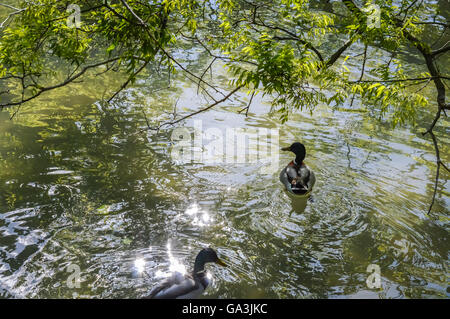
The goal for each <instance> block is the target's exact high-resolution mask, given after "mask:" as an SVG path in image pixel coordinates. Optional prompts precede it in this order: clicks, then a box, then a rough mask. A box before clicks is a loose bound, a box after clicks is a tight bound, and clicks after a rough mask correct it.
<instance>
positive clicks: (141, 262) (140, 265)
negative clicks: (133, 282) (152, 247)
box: [134, 258, 145, 273]
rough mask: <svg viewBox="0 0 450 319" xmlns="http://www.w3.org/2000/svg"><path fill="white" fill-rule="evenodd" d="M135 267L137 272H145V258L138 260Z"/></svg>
mask: <svg viewBox="0 0 450 319" xmlns="http://www.w3.org/2000/svg"><path fill="white" fill-rule="evenodd" d="M134 267H135V268H136V270H137V272H139V273H141V272H143V271H144V270H145V260H144V258H137V259H136V260H135V261H134Z"/></svg>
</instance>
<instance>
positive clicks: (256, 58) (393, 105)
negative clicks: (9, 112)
mask: <svg viewBox="0 0 450 319" xmlns="http://www.w3.org/2000/svg"><path fill="white" fill-rule="evenodd" d="M11 2H13V3H12V4H11ZM0 7H2V8H3V9H4V10H6V11H5V12H6V13H5V15H4V16H5V19H4V20H3V21H1V24H0V36H1V40H0V108H1V109H3V108H5V107H15V112H17V111H18V110H19V108H20V106H21V105H23V104H24V103H27V102H29V101H31V100H33V99H34V98H37V97H39V96H40V95H42V94H44V93H45V92H47V91H50V90H54V89H58V88H60V87H62V86H65V85H68V84H70V83H72V82H74V81H79V80H82V78H83V77H84V76H89V74H92V73H93V72H95V73H99V72H115V71H119V70H120V71H122V72H126V74H127V77H126V78H125V79H124V81H123V84H122V85H121V86H120V87H119V88H117V90H116V91H115V92H114V93H113V94H111V96H110V97H109V100H112V99H114V98H115V97H116V96H117V95H118V94H119V93H120V91H122V90H123V89H124V88H126V87H127V86H128V85H129V84H130V83H133V81H134V80H135V79H136V77H137V76H138V75H139V73H140V72H142V71H143V70H144V69H145V68H146V67H147V66H148V65H150V64H154V65H157V66H158V68H160V69H164V70H165V72H167V74H168V75H169V76H170V74H171V73H173V72H184V73H185V74H186V76H187V77H188V78H189V79H191V80H192V81H194V82H195V83H197V85H198V88H199V90H200V91H202V92H203V93H204V94H205V95H206V96H208V98H209V99H210V101H211V103H210V104H209V105H207V106H204V107H202V108H200V109H199V110H198V111H196V112H194V113H191V114H187V115H184V116H181V117H179V118H177V119H175V120H168V121H167V122H163V123H159V125H158V126H157V128H160V127H162V126H164V125H173V124H175V123H178V122H180V121H182V120H183V119H185V118H187V117H190V116H193V115H195V114H197V113H199V112H202V111H206V110H208V109H210V108H212V107H214V106H215V105H217V104H219V103H222V102H224V101H226V100H227V99H228V98H229V97H230V96H232V95H233V94H234V93H235V92H237V91H238V90H240V89H245V90H248V92H249V94H251V97H252V98H253V96H254V95H255V94H264V95H267V96H268V97H270V98H271V99H272V102H273V106H274V108H275V109H276V110H277V111H278V112H279V115H280V118H281V120H282V121H287V120H288V118H289V114H290V113H291V112H292V110H295V109H301V110H304V109H306V110H310V111H313V110H314V108H315V106H316V105H318V104H326V105H329V106H332V107H340V106H346V107H350V108H351V107H354V104H355V103H356V102H357V103H359V104H360V107H363V108H367V109H368V110H369V111H370V112H372V113H373V114H374V116H376V117H378V118H380V119H383V120H387V121H390V122H391V123H392V124H393V126H395V125H402V124H406V123H415V122H416V121H417V119H418V116H417V114H418V111H419V110H420V109H427V108H430V109H432V111H433V112H434V113H435V117H434V119H433V120H432V121H431V122H430V123H428V124H427V129H426V131H425V132H423V134H425V135H429V136H430V137H431V139H432V141H433V145H434V147H435V151H436V161H437V171H436V182H435V184H436V186H437V183H438V180H439V170H440V168H441V167H443V168H445V169H447V167H446V166H445V164H444V163H443V162H442V161H441V157H440V153H439V147H438V141H437V138H436V136H435V134H434V131H433V129H434V128H435V126H436V123H438V121H439V119H440V118H441V116H442V115H443V114H445V111H446V110H448V109H450V104H448V102H447V101H446V89H447V88H448V81H449V80H450V74H448V71H449V70H448V68H446V66H447V64H446V63H448V56H447V55H446V53H448V51H450V44H449V42H448V40H449V34H448V27H449V22H448V9H445V7H443V6H442V5H441V4H439V3H438V4H435V3H434V1H424V0H422V1H418V0H398V1H393V0H387V1H385V0H383V1H378V0H373V1H352V0H342V1H313V0H310V1H308V0H275V1H272V0H270V1H265V0H258V1H256V0H205V1H200V0H163V1H152V0H102V1H100V0H64V1H61V0H33V1H29V0H22V1H9V3H8V4H6V3H1V2H0ZM78 9H79V12H78ZM446 10H447V11H446ZM78 13H79V21H80V22H81V23H80V24H78V23H77V14H78ZM430 32H431V33H432V34H433V36H429V33H430ZM186 41H189V42H192V43H195V44H196V45H198V46H199V47H201V48H202V49H203V50H204V51H205V52H206V53H207V54H209V55H210V59H211V60H210V63H209V65H208V66H207V68H206V69H205V70H189V69H188V68H186V67H185V66H184V65H183V63H181V62H180V61H179V60H178V59H177V58H176V55H175V54H174V52H175V51H178V50H181V51H182V50H183V45H182V43H184V42H186ZM352 46H353V47H355V48H357V49H358V50H360V51H361V54H359V55H357V56H349V55H347V52H348V49H349V48H350V47H352ZM380 52H381V55H380ZM411 52H413V53H414V54H415V55H416V56H417V57H418V64H423V66H419V67H417V68H414V69H411V68H408V67H404V66H403V65H402V59H401V58H400V57H401V56H402V55H408V54H411ZM376 54H378V55H376ZM375 56H377V58H374V57H375ZM349 59H354V61H357V62H358V63H359V65H360V67H359V69H357V70H354V69H352V70H350V69H349V67H348V62H349ZM219 61H221V63H223V64H225V65H226V66H227V67H228V69H229V74H230V83H229V87H227V88H221V87H217V86H216V85H215V83H210V82H208V81H207V80H206V77H205V74H206V73H207V72H208V70H210V69H211V66H212V65H213V64H214V63H217V62H219ZM368 61H370V63H369V62H368ZM446 72H447V73H446ZM429 85H433V86H434V88H435V92H436V100H435V101H429V100H428V99H427V98H426V97H425V96H424V94H422V92H423V90H424V88H425V87H427V86H429ZM252 98H251V99H250V103H249V105H248V106H247V108H246V110H247V111H248V108H249V107H250V104H251V101H252ZM355 101H356V102H355ZM244 110H245V109H244ZM14 114H15V113H14ZM149 128H152V127H150V126H149ZM447 170H448V169H447ZM435 194H436V192H435ZM435 194H434V196H435ZM434 196H433V201H434ZM433 201H432V203H431V205H430V210H431V207H432V205H433Z"/></svg>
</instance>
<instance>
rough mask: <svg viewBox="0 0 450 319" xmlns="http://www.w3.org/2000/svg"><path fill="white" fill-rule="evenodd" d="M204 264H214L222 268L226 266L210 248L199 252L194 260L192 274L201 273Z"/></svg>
mask: <svg viewBox="0 0 450 319" xmlns="http://www.w3.org/2000/svg"><path fill="white" fill-rule="evenodd" d="M206 263H216V264H218V265H221V266H224V267H226V266H227V265H226V264H225V263H224V262H223V261H222V260H220V259H219V257H217V253H216V251H215V250H214V249H212V248H204V249H202V250H200V252H199V253H198V255H197V258H195V265H194V273H197V272H199V271H203V270H204V269H205V264H206Z"/></svg>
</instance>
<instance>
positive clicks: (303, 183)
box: [280, 142, 316, 195]
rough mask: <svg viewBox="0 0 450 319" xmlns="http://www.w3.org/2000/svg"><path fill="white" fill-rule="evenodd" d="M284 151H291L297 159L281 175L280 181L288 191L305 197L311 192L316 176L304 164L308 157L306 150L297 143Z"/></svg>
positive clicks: (283, 149)
mask: <svg viewBox="0 0 450 319" xmlns="http://www.w3.org/2000/svg"><path fill="white" fill-rule="evenodd" d="M281 150H282V151H291V152H293V153H294V154H295V159H294V160H293V161H291V162H290V163H289V164H288V165H287V166H286V167H285V168H284V169H283V170H282V171H281V173H280V181H281V182H282V183H283V184H284V186H285V187H286V189H287V190H288V191H290V192H292V193H294V194H297V195H305V194H307V193H309V192H311V190H312V188H313V186H314V183H315V182H316V176H315V175H314V172H313V171H311V170H310V169H309V168H308V166H306V165H305V163H303V160H304V159H305V156H306V149H305V146H304V145H303V144H302V143H299V142H295V143H293V144H292V145H291V146H289V147H284V148H282V149H281Z"/></svg>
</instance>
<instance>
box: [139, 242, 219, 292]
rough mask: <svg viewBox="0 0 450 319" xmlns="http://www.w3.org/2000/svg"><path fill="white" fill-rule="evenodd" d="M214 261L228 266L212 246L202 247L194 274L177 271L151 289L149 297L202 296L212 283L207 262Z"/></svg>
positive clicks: (196, 260)
mask: <svg viewBox="0 0 450 319" xmlns="http://www.w3.org/2000/svg"><path fill="white" fill-rule="evenodd" d="M209 262H214V263H216V264H218V265H221V266H224V267H226V265H225V263H223V262H222V261H221V260H220V259H219V258H218V257H217V254H216V252H215V251H214V250H213V249H211V248H206V249H202V250H201V251H200V252H199V253H198V255H197V258H196V259H195V264H194V271H193V272H192V274H181V273H179V272H175V273H173V274H172V276H171V277H169V278H167V279H166V280H164V281H162V282H161V283H160V284H159V285H157V286H156V287H155V288H153V289H152V290H151V291H150V294H149V296H148V297H147V298H148V299H193V298H197V297H198V296H200V295H201V294H202V293H203V292H204V291H205V289H206V288H207V287H208V285H209V284H210V279H209V278H208V277H207V275H206V272H205V264H206V263H209Z"/></svg>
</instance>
